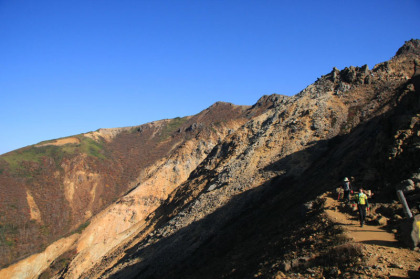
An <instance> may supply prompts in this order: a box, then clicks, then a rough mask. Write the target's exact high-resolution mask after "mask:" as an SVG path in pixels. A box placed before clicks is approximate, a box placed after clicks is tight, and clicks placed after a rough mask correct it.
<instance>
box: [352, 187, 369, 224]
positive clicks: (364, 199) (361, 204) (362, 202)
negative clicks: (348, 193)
mask: <svg viewBox="0 0 420 279" xmlns="http://www.w3.org/2000/svg"><path fill="white" fill-rule="evenodd" d="M354 199H355V201H356V203H357V209H358V211H359V219H360V226H361V227H363V225H364V223H365V219H366V209H367V208H368V207H369V202H368V196H367V195H366V194H365V193H364V190H363V188H361V187H360V189H359V193H358V194H356V195H355V196H354Z"/></svg>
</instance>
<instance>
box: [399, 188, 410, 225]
mask: <svg viewBox="0 0 420 279" xmlns="http://www.w3.org/2000/svg"><path fill="white" fill-rule="evenodd" d="M397 196H398V199H399V200H400V202H401V203H402V205H403V208H404V213H405V216H406V217H408V218H410V219H411V218H413V213H411V210H410V208H409V207H408V204H407V200H406V199H405V197H404V193H403V191H401V190H398V191H397Z"/></svg>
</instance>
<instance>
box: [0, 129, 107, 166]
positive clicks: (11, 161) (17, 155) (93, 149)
mask: <svg viewBox="0 0 420 279" xmlns="http://www.w3.org/2000/svg"><path fill="white" fill-rule="evenodd" d="M74 137H76V138H78V139H79V140H80V143H77V144H75V143H68V144H64V145H60V146H55V145H44V146H36V145H31V146H28V147H25V148H22V149H18V150H15V151H13V152H10V153H7V154H5V155H2V156H0V158H1V159H2V160H4V161H6V162H7V164H8V165H9V168H10V170H11V171H12V172H16V171H18V170H20V169H22V168H23V166H22V162H33V163H41V162H42V159H43V158H45V157H50V158H53V159H54V161H55V164H56V166H57V167H58V168H59V165H60V163H61V161H62V160H63V158H65V157H68V156H72V155H75V154H87V155H88V156H91V157H95V158H98V159H106V155H105V154H104V152H103V150H104V145H103V143H102V142H97V141H95V140H93V139H91V138H88V137H85V136H83V135H77V136H74ZM54 141H55V140H51V141H46V142H43V143H50V142H51V143H52V142H54Z"/></svg>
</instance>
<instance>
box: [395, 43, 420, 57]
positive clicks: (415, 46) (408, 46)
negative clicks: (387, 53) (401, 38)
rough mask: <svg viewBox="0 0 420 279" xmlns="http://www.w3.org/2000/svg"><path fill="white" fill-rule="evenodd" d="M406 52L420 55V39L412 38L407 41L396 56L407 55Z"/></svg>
mask: <svg viewBox="0 0 420 279" xmlns="http://www.w3.org/2000/svg"><path fill="white" fill-rule="evenodd" d="M405 54H414V55H420V40H419V39H411V40H409V41H406V42H405V44H404V45H403V46H402V47H400V49H398V51H397V53H396V56H400V55H405Z"/></svg>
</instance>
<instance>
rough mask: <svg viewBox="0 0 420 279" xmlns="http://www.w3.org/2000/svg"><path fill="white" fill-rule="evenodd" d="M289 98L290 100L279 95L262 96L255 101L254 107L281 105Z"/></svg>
mask: <svg viewBox="0 0 420 279" xmlns="http://www.w3.org/2000/svg"><path fill="white" fill-rule="evenodd" d="M289 98H290V97H289V96H286V95H280V94H271V95H264V96H262V97H261V98H260V99H259V100H258V101H257V103H256V104H255V105H254V107H266V106H267V105H268V106H271V105H276V104H281V103H283V102H284V101H285V100H287V99H289Z"/></svg>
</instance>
